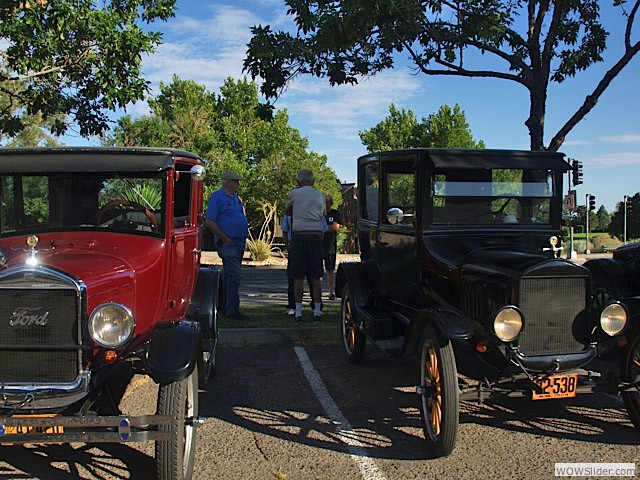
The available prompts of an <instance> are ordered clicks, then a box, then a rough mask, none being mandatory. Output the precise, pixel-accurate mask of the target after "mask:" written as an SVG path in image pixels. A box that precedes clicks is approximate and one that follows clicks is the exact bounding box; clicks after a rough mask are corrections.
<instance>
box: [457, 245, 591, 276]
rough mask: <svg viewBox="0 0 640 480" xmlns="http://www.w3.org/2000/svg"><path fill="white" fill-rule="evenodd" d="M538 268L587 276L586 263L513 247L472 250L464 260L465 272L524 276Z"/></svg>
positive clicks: (542, 272) (539, 271)
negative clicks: (584, 265) (576, 263)
mask: <svg viewBox="0 0 640 480" xmlns="http://www.w3.org/2000/svg"><path fill="white" fill-rule="evenodd" d="M531 270H536V275H545V276H560V275H572V274H574V275H578V276H584V275H585V273H584V272H583V269H582V267H579V266H577V265H575V264H574V263H572V262H570V261H568V260H564V259H561V258H553V257H550V256H549V255H546V254H543V253H542V252H540V253H537V252H532V251H523V250H511V249H493V248H487V249H481V250H476V251H473V252H470V253H469V254H468V255H466V256H465V258H464V260H463V263H462V275H463V277H464V276H465V274H471V273H472V272H474V273H476V274H484V275H495V276H503V277H508V278H514V277H520V276H522V275H523V274H524V273H525V272H528V271H531Z"/></svg>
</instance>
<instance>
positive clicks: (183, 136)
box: [108, 76, 341, 240]
mask: <svg viewBox="0 0 640 480" xmlns="http://www.w3.org/2000/svg"><path fill="white" fill-rule="evenodd" d="M149 104H150V106H151V110H152V113H151V115H149V116H146V117H142V118H139V119H132V118H131V117H123V118H121V119H120V120H119V121H118V126H117V127H116V128H115V129H114V132H113V136H112V137H111V138H110V139H109V140H108V142H109V143H110V144H112V145H121V146H160V145H163V146H166V145H170V146H172V147H176V148H182V149H184V150H189V151H192V152H194V153H197V154H199V155H200V156H201V157H203V158H204V159H206V160H207V161H208V165H207V167H208V168H207V177H206V179H205V193H206V195H207V196H208V195H210V194H211V193H212V192H213V191H214V190H216V189H218V188H220V176H221V174H222V172H224V171H225V170H233V171H235V172H237V173H238V174H239V175H240V177H241V178H242V181H241V182H240V192H239V193H240V196H241V198H242V199H243V202H244V203H245V209H246V214H247V218H248V220H249V224H250V226H251V228H252V230H254V231H256V235H257V238H259V239H260V238H261V237H260V236H259V234H258V233H257V231H258V230H260V228H261V226H262V225H263V223H264V220H265V216H264V212H263V206H264V205H267V204H268V205H273V206H275V208H276V214H277V215H278V216H282V214H283V213H284V212H283V209H284V203H285V200H286V198H287V195H288V194H289V192H290V191H291V190H292V189H293V188H295V187H296V182H295V178H296V174H297V173H298V170H299V169H300V168H303V167H304V168H308V169H310V170H311V171H312V172H313V173H314V175H315V178H316V182H315V185H314V186H315V188H317V189H318V190H320V191H322V192H324V193H328V194H331V195H332V196H333V198H334V200H336V204H338V203H339V201H340V199H341V197H340V192H339V184H338V181H337V178H336V175H335V173H334V172H333V171H332V170H331V169H330V168H329V167H328V166H327V158H326V156H324V155H320V154H318V153H316V152H312V151H311V152H310V151H308V146H309V142H308V140H307V138H306V137H302V136H301V135H300V132H299V131H298V130H296V129H295V128H293V127H292V126H291V125H289V116H288V114H287V112H286V110H278V111H276V112H275V113H273V115H272V116H271V117H266V118H265V115H264V110H265V109H264V105H262V104H260V101H259V98H258V87H257V86H256V84H254V83H253V82H250V81H247V80H246V79H244V80H234V79H231V78H229V79H227V80H226V81H225V82H224V84H223V86H222V87H221V88H220V91H219V93H215V92H208V91H207V90H206V88H205V87H204V86H202V85H198V84H197V83H195V82H193V81H191V80H181V79H179V78H178V77H175V76H174V78H173V80H172V82H171V84H169V85H166V84H161V86H160V94H159V95H158V96H157V97H155V98H153V99H151V100H150V101H149ZM262 239H263V240H264V238H262ZM267 240H268V239H267Z"/></svg>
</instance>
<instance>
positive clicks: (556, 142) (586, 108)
mask: <svg viewBox="0 0 640 480" xmlns="http://www.w3.org/2000/svg"><path fill="white" fill-rule="evenodd" d="M639 51H640V42H638V43H636V44H635V45H633V46H632V47H630V48H628V49H627V50H626V52H625V54H624V55H623V56H622V57H621V58H620V60H618V62H617V63H616V64H615V65H614V66H613V67H612V68H611V69H610V70H609V71H608V72H607V73H605V74H604V76H603V77H602V80H600V82H599V83H598V85H596V87H595V88H594V90H593V92H592V93H591V95H587V97H586V98H585V100H584V103H583V104H582V106H581V107H580V108H579V109H578V110H577V111H576V113H574V114H573V116H572V117H571V118H570V119H569V120H568V121H567V123H565V124H564V125H563V126H562V128H560V130H558V133H556V134H555V136H554V137H553V138H552V139H551V142H550V143H549V148H548V150H550V151H553V152H555V151H557V150H558V148H560V145H562V143H563V142H564V139H565V137H566V136H567V134H568V133H569V132H570V131H571V130H572V129H573V127H575V126H576V124H577V123H578V122H580V121H581V120H582V119H583V118H584V117H585V116H586V115H587V114H588V113H589V112H590V111H591V110H592V109H593V107H595V106H596V103H598V99H599V98H600V95H602V93H603V92H604V91H605V90H606V89H607V87H608V86H609V85H610V84H611V82H612V81H613V79H614V78H616V76H617V75H618V74H619V73H620V72H621V71H622V69H623V68H624V67H626V66H627V64H628V63H629V62H630V61H631V60H632V59H633V57H634V56H635V55H636V54H637V53H638V52H639Z"/></svg>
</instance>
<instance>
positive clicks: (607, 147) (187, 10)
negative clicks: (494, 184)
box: [65, 0, 640, 212]
mask: <svg viewBox="0 0 640 480" xmlns="http://www.w3.org/2000/svg"><path fill="white" fill-rule="evenodd" d="M600 3H601V9H602V10H601V16H602V22H603V25H604V27H605V29H606V30H607V31H609V32H610V36H609V38H608V49H607V51H606V52H605V54H604V60H605V61H604V62H603V63H600V64H598V65H596V66H594V67H591V68H590V69H589V70H588V71H586V72H581V73H579V74H578V75H577V76H576V77H575V78H570V79H567V80H566V81H565V82H563V83H562V84H560V85H557V84H552V86H551V87H550V89H549V97H548V102H547V115H546V119H545V123H546V128H545V143H548V142H549V140H550V139H551V138H552V137H553V135H554V134H555V133H556V131H557V130H558V129H559V128H560V127H561V126H562V125H563V124H564V123H565V122H566V121H567V120H568V119H569V118H570V116H571V115H572V114H573V113H574V112H575V111H576V110H577V109H578V107H579V106H580V105H581V104H582V102H583V101H584V98H585V96H586V95H588V94H589V93H591V91H592V90H593V88H594V87H595V86H596V84H597V82H598V81H599V80H600V78H601V77H602V76H603V74H604V73H605V72H606V71H607V70H608V69H609V68H611V66H612V65H613V64H614V63H615V61H617V60H618V58H619V56H620V55H621V52H622V48H623V41H622V32H623V28H624V23H623V21H622V17H621V14H620V11H619V9H616V8H614V7H612V6H610V3H612V0H605V1H602V2H600ZM258 24H262V25H271V27H272V29H274V30H288V29H290V30H292V31H293V28H294V26H293V21H292V18H291V17H288V16H287V15H286V6H285V5H284V0H235V1H232V0H227V1H200V0H178V1H177V10H176V15H175V18H173V19H170V20H169V21H168V22H166V23H156V24H154V25H153V29H155V30H159V31H161V32H162V33H163V44H162V45H160V46H159V47H158V49H157V51H156V53H154V54H152V55H151V56H149V57H147V58H145V59H144V64H143V65H144V67H143V71H144V75H145V77H146V78H147V80H149V81H150V82H151V88H152V90H151V94H152V95H154V94H156V93H158V86H159V83H160V82H161V81H163V82H165V83H170V82H171V78H172V76H173V75H174V74H176V75H178V76H179V77H180V78H181V79H185V80H186V79H189V80H193V81H195V82H197V83H199V84H202V85H205V86H206V87H207V89H208V90H210V91H217V90H218V88H219V87H220V86H221V85H222V83H223V81H224V80H225V79H226V78H227V77H233V78H242V77H243V76H244V75H245V74H244V73H243V72H242V63H243V60H244V57H245V54H246V48H247V47H246V45H247V43H248V42H249V39H250V37H251V33H250V28H251V27H252V26H254V25H258ZM636 30H637V31H636V32H635V35H634V38H635V40H636V41H637V40H638V39H640V28H637V29H636ZM406 57H407V56H406V54H404V53H402V54H400V55H399V56H398V63H397V64H396V67H395V68H394V69H393V70H388V71H385V72H383V73H381V74H378V75H376V76H373V77H369V78H367V79H366V80H365V81H363V82H361V83H360V84H358V85H355V86H337V87H331V86H330V85H329V82H328V81H327V80H325V79H318V78H315V77H310V76H303V77H298V78H297V79H296V80H295V81H293V82H292V83H291V84H290V85H289V87H288V89H287V90H286V91H285V93H284V94H283V95H282V96H281V97H280V98H279V99H278V100H277V101H276V102H275V107H276V108H277V109H286V110H287V111H288V114H289V118H290V124H291V125H292V126H293V127H295V128H297V129H298V130H299V131H300V132H301V134H302V135H303V136H306V137H308V139H309V145H310V149H311V150H314V151H316V152H318V153H321V154H325V155H326V156H327V158H328V165H329V166H330V167H331V168H332V169H333V170H334V171H335V172H336V174H337V175H338V177H339V178H340V179H341V180H342V181H345V182H353V181H355V178H356V159H357V158H358V157H359V156H360V155H363V154H364V153H366V149H365V147H364V146H363V145H362V143H361V141H360V138H359V136H358V132H360V131H363V130H366V129H369V128H371V127H373V126H374V125H376V124H377V123H379V122H380V121H382V120H383V119H384V118H385V117H386V116H387V114H388V108H389V104H390V103H392V102H393V103H394V104H395V105H396V107H397V108H405V109H411V110H413V112H414V113H415V114H416V116H417V117H418V119H421V118H422V117H427V116H428V115H430V114H432V113H435V112H437V111H438V109H439V108H440V107H441V106H442V105H444V104H448V105H450V106H453V105H454V104H456V103H457V104H459V105H460V107H461V108H462V110H463V111H464V112H465V115H466V118H467V121H468V123H469V126H470V129H471V132H472V134H473V137H474V139H475V140H483V141H484V142H485V144H486V147H487V148H505V149H522V150H528V149H529V135H528V131H527V129H526V127H525V125H524V122H525V120H526V118H527V116H528V109H529V101H528V91H527V90H526V89H525V88H524V87H522V86H520V85H518V84H515V83H514V82H510V81H505V80H499V79H481V78H462V77H452V76H447V77H438V76H426V75H424V74H420V73H416V72H415V71H414V70H412V69H411V67H410V63H409V62H408V61H407V58H406ZM485 60H486V59H485ZM639 73H640V55H639V56H637V58H635V59H634V60H632V62H631V63H630V64H629V65H628V66H627V68H626V70H624V71H623V72H622V73H621V74H620V75H618V77H616V78H615V79H614V81H613V82H612V84H611V85H610V86H609V88H608V90H607V91H606V92H605V93H604V94H603V95H602V96H601V97H600V99H599V101H598V104H597V105H596V107H595V108H594V109H593V110H592V111H591V112H590V113H589V114H588V115H587V117H586V118H585V119H583V120H582V121H581V122H580V123H579V124H578V125H577V126H576V127H575V128H574V129H573V130H572V131H571V132H570V133H569V135H568V136H567V138H566V140H565V142H564V144H563V145H562V147H561V148H560V151H561V152H563V153H565V154H566V155H567V157H569V158H575V159H578V160H580V161H582V162H583V163H584V184H583V185H580V186H579V187H578V188H577V201H578V204H584V203H585V195H586V194H587V193H589V194H593V195H595V196H596V204H597V205H598V207H599V206H600V205H604V206H605V208H606V209H607V210H608V211H610V212H611V211H613V209H614V208H615V206H616V204H617V202H621V201H622V198H623V196H624V195H632V194H634V193H636V192H638V191H640V122H639V120H638V115H639V113H640V95H639V94H638V89H637V85H638V83H639V81H640V75H639ZM148 112H149V110H148V106H147V104H146V102H138V103H137V104H135V105H131V106H130V107H128V108H127V111H126V113H129V114H132V115H134V116H138V115H144V114H146V113H148ZM120 113H121V112H119V113H118V114H117V115H119V114H120ZM83 142H84V141H83V140H82V139H80V138H77V137H76V138H75V139H73V138H69V137H67V138H65V143H67V144H74V143H78V144H80V143H83ZM91 142H92V143H98V142H99V140H98V139H92V140H91ZM565 185H566V182H565ZM565 189H566V187H565Z"/></svg>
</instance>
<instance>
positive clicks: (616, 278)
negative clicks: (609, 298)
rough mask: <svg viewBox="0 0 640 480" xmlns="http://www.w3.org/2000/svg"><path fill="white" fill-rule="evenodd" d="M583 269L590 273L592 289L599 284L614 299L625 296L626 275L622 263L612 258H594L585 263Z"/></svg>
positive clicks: (626, 286) (626, 288) (626, 289)
mask: <svg viewBox="0 0 640 480" xmlns="http://www.w3.org/2000/svg"><path fill="white" fill-rule="evenodd" d="M584 267H585V268H586V269H587V270H589V272H591V277H592V287H593V286H595V285H597V284H599V283H600V284H603V285H606V286H607V288H608V289H609V290H610V291H611V293H612V294H613V296H614V297H616V298H624V297H626V296H627V291H628V273H627V272H626V271H625V268H624V265H623V264H622V263H620V262H619V261H617V260H615V259H613V258H596V259H593V260H589V261H588V262H586V263H585V264H584Z"/></svg>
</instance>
